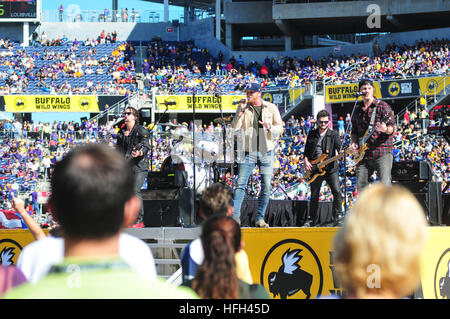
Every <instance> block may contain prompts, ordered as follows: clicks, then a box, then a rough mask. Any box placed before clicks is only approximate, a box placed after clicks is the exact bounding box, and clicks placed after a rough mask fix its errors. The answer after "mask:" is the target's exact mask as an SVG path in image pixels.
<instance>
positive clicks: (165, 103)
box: [150, 102, 175, 172]
mask: <svg viewBox="0 0 450 319" xmlns="http://www.w3.org/2000/svg"><path fill="white" fill-rule="evenodd" d="M162 104H164V105H165V106H166V109H165V110H164V112H163V114H162V115H161V113H160V114H159V118H158V121H156V123H155V125H154V126H153V127H152V130H151V134H150V147H151V151H150V171H151V172H153V130H154V128H155V126H156V127H158V124H159V122H160V121H161V118H162V117H163V116H164V115H165V114H166V113H167V111H168V110H169V105H175V103H173V102H164V103H162Z"/></svg>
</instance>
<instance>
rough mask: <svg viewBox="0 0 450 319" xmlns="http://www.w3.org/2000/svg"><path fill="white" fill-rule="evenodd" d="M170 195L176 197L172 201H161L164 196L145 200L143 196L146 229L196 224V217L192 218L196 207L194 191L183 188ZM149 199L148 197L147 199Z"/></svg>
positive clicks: (167, 199) (166, 199)
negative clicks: (193, 209)
mask: <svg viewBox="0 0 450 319" xmlns="http://www.w3.org/2000/svg"><path fill="white" fill-rule="evenodd" d="M151 192H155V191H151ZM166 193H167V192H166ZM167 194H169V193H167ZM170 194H171V195H175V196H174V197H172V198H171V199H169V198H167V197H166V198H165V199H161V198H162V197H163V196H161V197H159V198H160V199H145V196H143V204H144V226H145V227H183V226H190V225H193V224H194V223H195V216H194V217H193V216H191V215H192V208H193V205H194V196H193V190H192V189H190V188H181V189H180V190H179V191H178V190H176V191H175V190H173V191H172V192H170ZM149 197H150V196H148V195H147V198H149ZM194 215H196V214H194Z"/></svg>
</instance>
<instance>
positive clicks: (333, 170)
mask: <svg viewBox="0 0 450 319" xmlns="http://www.w3.org/2000/svg"><path fill="white" fill-rule="evenodd" d="M329 122H330V113H328V111H327V110H321V111H319V113H317V126H318V127H317V128H316V129H313V130H311V131H310V132H309V134H308V137H307V138H306V144H305V153H304V157H305V158H304V168H305V170H307V171H310V172H312V170H313V168H314V167H313V164H312V163H311V162H313V161H314V160H316V159H317V158H319V157H320V156H321V155H322V154H326V158H327V159H328V158H331V157H334V156H336V155H337V153H338V152H339V150H340V149H341V139H340V138H339V134H338V133H337V132H336V131H333V130H332V129H330V128H329V126H328V125H329ZM323 169H324V170H325V172H326V173H325V174H324V175H323V176H320V175H319V176H317V177H316V179H314V180H313V181H312V182H311V184H310V187H311V200H310V202H309V216H310V217H311V226H316V225H317V224H318V223H320V222H321V221H320V218H319V216H318V215H317V213H318V209H319V195H320V189H321V186H322V182H323V181H326V182H327V184H328V186H329V187H330V190H331V193H332V194H333V226H339V225H340V222H341V218H342V194H341V189H340V182H339V164H338V161H337V160H336V161H334V162H331V163H330V164H328V165H326V166H325V167H324V168H323Z"/></svg>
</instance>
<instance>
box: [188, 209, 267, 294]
mask: <svg viewBox="0 0 450 319" xmlns="http://www.w3.org/2000/svg"><path fill="white" fill-rule="evenodd" d="M201 241H202V245H203V247H204V253H205V259H204V261H203V263H202V265H201V266H200V267H199V268H198V270H197V274H196V276H195V279H194V280H193V283H192V287H193V289H194V290H195V291H196V292H197V293H198V295H199V296H200V297H201V298H203V299H237V298H239V299H269V295H268V293H267V291H266V290H265V288H264V286H262V285H260V284H256V285H249V284H247V283H245V282H244V281H242V280H240V279H239V278H238V276H237V273H236V261H235V255H236V253H237V252H238V251H239V250H240V249H242V245H243V243H242V241H241V229H240V227H239V224H238V223H237V222H236V221H235V220H234V219H233V218H232V217H229V216H223V215H218V214H217V215H213V216H211V217H210V218H208V219H207V220H206V221H205V223H204V224H203V226H202V235H201Z"/></svg>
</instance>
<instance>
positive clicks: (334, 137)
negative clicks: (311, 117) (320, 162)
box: [304, 128, 341, 173]
mask: <svg viewBox="0 0 450 319" xmlns="http://www.w3.org/2000/svg"><path fill="white" fill-rule="evenodd" d="M319 137H320V135H319V129H317V128H316V129H313V130H311V131H310V132H309V134H308V137H307V138H306V144H305V152H304V156H305V157H307V158H308V160H309V161H312V160H315V158H313V156H314V151H315V149H316V145H317V143H318V141H319ZM340 148H341V139H340V137H339V134H338V133H337V132H336V131H333V130H332V129H328V130H327V132H326V133H325V137H324V138H323V140H322V152H323V153H325V154H327V158H330V157H333V156H335V155H337V152H339V150H340ZM338 169H339V161H334V162H333V163H330V164H328V165H327V166H326V167H325V170H326V171H327V173H333V172H335V171H337V170H338Z"/></svg>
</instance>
